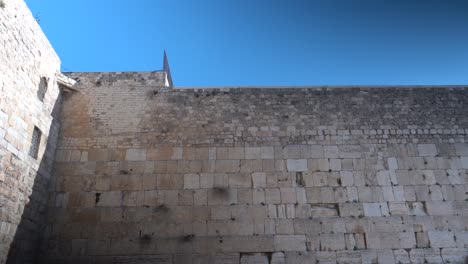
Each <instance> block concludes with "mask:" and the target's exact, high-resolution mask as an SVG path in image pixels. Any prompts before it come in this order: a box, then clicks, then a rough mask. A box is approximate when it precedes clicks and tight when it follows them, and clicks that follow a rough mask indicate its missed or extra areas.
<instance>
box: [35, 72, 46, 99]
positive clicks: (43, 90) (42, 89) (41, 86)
mask: <svg viewBox="0 0 468 264" xmlns="http://www.w3.org/2000/svg"><path fill="white" fill-rule="evenodd" d="M47 85H48V82H47V79H46V78H45V77H42V78H41V81H40V82H39V89H37V98H39V100H40V101H41V102H44V96H45V94H46V93H47Z"/></svg>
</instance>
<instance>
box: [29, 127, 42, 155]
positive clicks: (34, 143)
mask: <svg viewBox="0 0 468 264" xmlns="http://www.w3.org/2000/svg"><path fill="white" fill-rule="evenodd" d="M41 136H42V132H41V130H40V129H39V128H38V127H36V126H34V130H33V134H32V138H31V148H30V149H29V155H30V156H31V157H33V158H35V159H37V155H38V153H39V145H40V144H41Z"/></svg>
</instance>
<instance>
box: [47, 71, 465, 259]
mask: <svg viewBox="0 0 468 264" xmlns="http://www.w3.org/2000/svg"><path fill="white" fill-rule="evenodd" d="M70 76H71V77H72V78H74V79H76V80H79V85H78V86H76V88H77V89H78V90H79V92H76V93H73V94H71V95H69V96H67V97H66V98H65V99H64V105H63V112H62V114H63V115H62V117H63V118H62V123H63V124H62V125H63V126H62V132H61V136H60V140H59V145H58V151H57V156H56V163H55V176H56V179H55V180H56V182H55V193H53V197H52V199H51V203H50V206H51V208H50V212H51V215H50V217H49V222H48V225H49V227H50V228H49V230H50V234H49V235H50V236H49V241H48V251H47V253H48V255H47V259H48V261H52V260H57V262H59V263H62V262H63V261H65V260H73V261H74V262H77V263H79V262H89V261H99V263H377V262H378V263H409V262H410V261H411V262H413V263H424V262H430V263H443V262H451V263H463V262H464V261H465V258H466V256H468V249H467V245H468V232H467V231H466V230H467V228H468V203H467V199H468V195H467V192H468V189H467V187H468V185H467V183H468V143H466V142H467V134H468V87H361V88H359V87H342V88H339V87H335V88H326V87H311V88H289V89H272V88H263V89H260V88H242V89H241V88H230V89H227V88H226V89H216V88H213V89H171V88H164V87H162V86H163V85H164V81H163V80H164V75H163V74H162V73H160V72H153V73H73V74H71V75H70ZM73 261H72V262H73Z"/></svg>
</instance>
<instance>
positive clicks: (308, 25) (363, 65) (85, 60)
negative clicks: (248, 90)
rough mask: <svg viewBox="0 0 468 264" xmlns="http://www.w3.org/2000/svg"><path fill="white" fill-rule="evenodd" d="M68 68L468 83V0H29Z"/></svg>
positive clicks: (192, 79)
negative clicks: (164, 65)
mask: <svg viewBox="0 0 468 264" xmlns="http://www.w3.org/2000/svg"><path fill="white" fill-rule="evenodd" d="M26 2H27V4H28V6H29V8H30V9H31V11H32V13H33V15H37V16H39V17H40V25H41V26H42V28H43V30H44V31H45V33H46V35H47V36H48V38H49V40H50V41H51V43H52V45H53V46H54V47H55V50H56V51H57V53H58V54H59V56H60V57H61V59H62V64H63V65H62V66H63V71H151V70H159V69H161V67H162V53H163V50H164V48H165V49H166V50H167V53H168V57H169V63H170V65H171V70H172V75H173V79H174V84H175V85H176V86H214V85H322V84H330V85H333V84H468V1H467V0H438V1H433V0H404V1H398V0H391V1H390V0H387V1H381V0H356V1H352V0H323V1H313V0H229V1H228V0H133V1H129V0H75V1H69V0H26Z"/></svg>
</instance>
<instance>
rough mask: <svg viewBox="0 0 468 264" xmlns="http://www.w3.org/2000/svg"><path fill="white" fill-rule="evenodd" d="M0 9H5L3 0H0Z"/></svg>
mask: <svg viewBox="0 0 468 264" xmlns="http://www.w3.org/2000/svg"><path fill="white" fill-rule="evenodd" d="M0 8H1V9H4V8H5V2H4V1H3V0H0Z"/></svg>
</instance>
